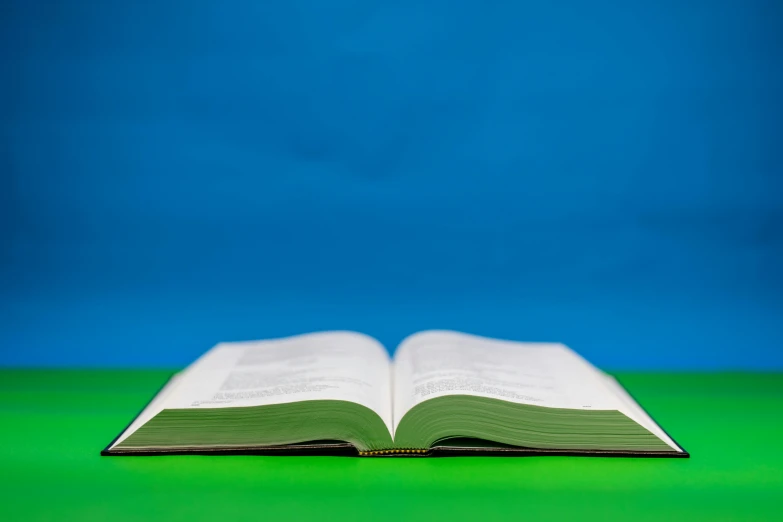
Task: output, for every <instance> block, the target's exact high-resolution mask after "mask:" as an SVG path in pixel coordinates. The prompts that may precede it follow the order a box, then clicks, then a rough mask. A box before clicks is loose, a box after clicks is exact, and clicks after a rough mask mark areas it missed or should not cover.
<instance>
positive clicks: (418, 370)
mask: <svg viewBox="0 0 783 522" xmlns="http://www.w3.org/2000/svg"><path fill="white" fill-rule="evenodd" d="M342 451H345V452H352V453H353V454H356V453H357V452H358V454H359V455H427V454H476V453H486V454H501V455H502V454H506V455H509V454H599V455H600V454H604V455H612V454H618V455H639V456H672V457H687V456H688V453H687V452H685V450H683V449H682V448H681V447H680V446H679V445H677V443H675V442H674V440H672V439H671V438H670V437H669V436H668V435H667V434H666V433H665V432H664V431H663V429H661V427H660V426H658V424H656V423H655V422H654V421H653V420H652V419H651V418H650V416H649V415H647V413H645V411H644V410H643V409H642V408H641V407H640V406H639V405H638V404H637V403H636V401H634V400H633V399H632V398H631V397H630V395H628V393H627V392H626V391H625V390H624V389H623V387H622V386H620V385H619V384H618V383H617V381H615V380H614V379H613V378H612V377H610V376H608V375H606V374H605V373H603V372H601V371H600V370H598V369H597V368H595V367H594V366H592V365H591V364H590V363H588V362H587V361H585V360H584V359H583V358H581V357H580V356H579V355H577V354H576V353H575V352H573V351H572V350H571V349H569V348H568V347H566V346H564V345H562V344H555V343H519V342H511V341H500V340H493V339H487V338H483V337H476V336H473V335H467V334H462V333H457V332H450V331H426V332H420V333H417V334H414V335H412V336H410V337H408V338H407V339H406V340H404V341H403V342H402V343H401V344H400V345H399V346H398V348H397V350H396V353H395V355H394V357H393V358H392V359H390V358H389V355H388V352H387V351H386V350H385V349H384V347H383V346H381V344H380V343H379V342H378V341H376V340H375V339H373V338H371V337H368V336H366V335H363V334H359V333H354V332H323V333H314V334H307V335H300V336H296V337H289V338H285V339H276V340H266V341H250V342H236V343H221V344H218V345H217V346H215V347H214V348H212V349H211V350H210V351H208V352H207V353H206V354H204V355H203V356H202V357H201V358H199V359H198V360H197V361H196V362H194V363H193V364H191V365H190V366H189V367H188V368H186V369H185V370H183V371H182V372H180V373H178V374H176V375H175V376H174V377H172V379H171V380H170V381H169V382H168V383H167V384H166V386H165V387H164V388H163V389H162V390H161V391H160V392H159V393H158V394H157V396H156V397H155V398H154V399H153V400H152V402H150V404H149V405H148V406H147V407H146V408H145V409H144V410H143V411H142V412H141V413H140V414H139V416H138V417H137V418H136V419H135V420H134V421H133V422H132V423H131V424H130V426H128V428H127V429H125V431H123V432H122V433H121V434H120V435H119V436H118V437H117V438H116V439H115V440H114V441H113V442H112V443H111V444H110V445H109V446H108V447H107V448H106V449H105V450H104V451H103V452H102V454H104V455H134V454H146V455H149V454H159V453H286V452H291V453H307V452H318V453H330V452H342Z"/></svg>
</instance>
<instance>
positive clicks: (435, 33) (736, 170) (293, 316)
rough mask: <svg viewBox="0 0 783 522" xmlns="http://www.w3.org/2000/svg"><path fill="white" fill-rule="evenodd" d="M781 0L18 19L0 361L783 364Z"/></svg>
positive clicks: (158, 9)
mask: <svg viewBox="0 0 783 522" xmlns="http://www.w3.org/2000/svg"><path fill="white" fill-rule="evenodd" d="M781 26H783V2H777V1H774V0H771V1H761V0H735V1H720V0H698V1H697V0H671V1H662V0H644V1H636V2H621V1H615V2H608V1H591V2H586V1H570V2H568V1H553V2H543V1H542V2H527V1H518V2H466V1H453V0H452V1H429V0H427V1H425V0H417V1H415V2H407V1H399V0H395V1H381V0H372V1H368V0H356V1H349V0H330V1H328V2H325V1H312V2H301V1H285V2H264V1H252V0H249V1H230V2H227V1H206V0H181V1H137V2H121V1H110V0H106V1H103V0H95V1H92V2H87V1H83V0H82V1H80V0H71V1H49V2H45V1H37V2H32V1H22V0H18V1H15V0H5V1H3V2H2V3H0V46H1V48H2V56H1V61H0V67H2V69H0V78H2V80H0V170H1V171H2V178H0V180H1V184H0V188H1V189H2V190H1V191H0V223H1V225H0V240H1V243H0V248H1V249H2V250H1V251H0V365H46V366H63V365H68V366H178V365H184V364H186V363H188V362H189V361H190V360H191V359H193V358H194V357H196V356H197V355H198V354H200V353H201V352H202V351H204V350H205V349H207V348H208V347H209V346H211V345H212V344H213V343H215V342H217V341H219V340H238V339H252V338H264V337H272V336H283V335H289V334H294V333H300V332H306V331H312V330H320V329H335V328H340V329H342V328H344V329H356V330H360V331H363V332H366V333H368V334H371V335H374V336H376V337H377V338H378V339H379V340H381V341H382V342H383V343H385V344H386V345H387V346H388V347H389V348H390V349H393V347H394V346H395V344H396V343H397V342H399V341H400V340H401V339H402V338H403V337H404V336H405V335H407V334H409V333H411V332H414V331H416V330H419V329H425V328H453V329H459V330H464V331H468V332H472V333H476V334H483V335H489V336H497V337H505V338H512V339H522V340H560V341H564V342H566V343H568V344H570V345H571V346H573V347H574V348H576V349H577V350H579V351H580V352H582V353H583V354H585V355H586V356H587V357H588V358H590V359H591V360H593V361H594V362H596V363H597V364H599V365H602V366H604V367H608V368H640V369H685V368H705V369H715V368H778V369H779V368H783V154H782V153H781V145H783V100H782V99H781V92H783V74H782V73H781V71H782V70H783V67H781V64H783V32H781V30H780V28H781Z"/></svg>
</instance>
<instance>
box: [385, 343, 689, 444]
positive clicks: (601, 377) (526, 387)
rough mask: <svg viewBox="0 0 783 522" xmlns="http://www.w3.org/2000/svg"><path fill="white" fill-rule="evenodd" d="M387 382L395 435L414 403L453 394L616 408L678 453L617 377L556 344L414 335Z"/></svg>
mask: <svg viewBox="0 0 783 522" xmlns="http://www.w3.org/2000/svg"><path fill="white" fill-rule="evenodd" d="M393 381H394V385H393V386H394V412H393V424H394V430H395V439H397V430H398V428H399V427H400V423H401V421H402V420H403V418H405V415H406V414H407V413H408V412H410V411H411V410H412V409H413V408H415V407H416V406H418V405H420V404H422V403H423V402H425V401H429V400H432V399H436V398H439V397H445V396H451V395H460V396H472V397H485V398H489V399H496V400H501V401H505V402H509V403H516V404H525V405H530V406H538V407H546V408H557V409H567V410H581V411H590V410H592V411H597V410H604V411H618V412H621V413H622V414H624V415H625V416H627V417H628V418H630V419H632V420H633V421H635V422H636V423H638V424H639V426H642V427H643V428H645V429H646V430H648V431H649V432H650V433H652V434H654V435H655V436H656V437H658V438H659V439H660V440H661V441H663V442H664V443H665V444H666V445H668V446H669V447H670V448H671V451H674V452H681V451H682V450H681V448H679V446H678V445H677V444H676V443H675V442H674V441H673V440H672V439H671V438H670V437H669V436H668V435H666V433H665V432H664V431H663V430H662V429H661V428H660V427H659V426H658V425H657V424H656V423H655V422H654V421H653V420H652V419H651V418H650V417H649V416H648V415H647V414H646V413H645V412H644V410H643V409H642V408H640V407H639V406H638V404H636V402H635V401H634V400H633V399H631V398H630V396H628V395H627V393H626V392H625V390H623V389H622V387H621V386H619V384H617V383H616V381H614V380H613V379H612V378H611V377H609V376H608V375H606V374H605V373H603V372H601V371H600V370H598V369H597V368H595V367H594V366H593V365H591V364H590V363H589V362H587V361H586V360H585V359H583V358H582V357H580V356H579V355H578V354H576V353H575V352H574V351H573V350H571V349H570V348H568V347H567V346H565V345H562V344H559V343H519V342H512V341H502V340H497V339H488V338H484V337H478V336H474V335H468V334H463V333H459V332H452V331H426V332H420V333H417V334H414V335H412V336H410V337H408V338H407V339H406V340H405V341H403V342H402V343H401V344H400V345H399V347H398V349H397V351H396V353H395V356H394V379H393ZM459 435H460V434H459V433H455V434H454V436H455V437H458V436H459ZM550 449H552V448H550Z"/></svg>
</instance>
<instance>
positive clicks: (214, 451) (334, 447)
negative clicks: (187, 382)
mask: <svg viewBox="0 0 783 522" xmlns="http://www.w3.org/2000/svg"><path fill="white" fill-rule="evenodd" d="M174 375H176V373H175V374H172V375H171V376H170V377H169V378H168V379H166V381H165V382H164V383H163V384H162V385H161V386H160V388H158V390H157V391H156V392H155V393H154V394H153V395H152V397H151V398H150V400H149V401H147V403H146V404H145V405H144V407H142V408H141V410H139V412H138V413H137V414H136V415H135V416H134V417H133V419H131V421H130V422H129V423H128V425H127V426H125V428H123V429H122V430H121V431H120V432H119V433H118V434H117V436H116V437H114V438H113V439H112V441H111V442H109V444H108V445H107V446H106V447H105V448H103V449H102V450H101V453H100V454H101V456H103V457H145V456H160V455H281V454H282V455H334V456H359V451H358V450H357V449H356V447H355V446H354V445H353V444H350V443H348V442H345V443H318V442H313V443H306V444H287V445H281V446H265V447H258V446H242V447H222V448H220V447H216V448H192V449H186V448H177V449H171V450H167V449H161V450H141V451H137V450H130V451H129V450H112V449H111V447H112V446H113V445H114V443H115V442H117V440H118V439H119V438H120V437H121V436H122V434H123V433H125V431H127V429H128V428H130V427H131V425H132V424H133V423H134V422H135V421H136V419H137V418H138V417H139V416H140V415H141V414H142V413H143V412H144V410H145V409H147V406H149V404H150V403H151V402H152V401H153V400H155V397H157V396H158V394H159V393H160V392H161V391H162V390H163V388H165V387H166V385H167V384H168V383H169V381H170V380H171V379H172V378H173V377H174ZM612 377H613V378H614V379H615V380H616V381H617V384H618V385H619V386H621V387H622V388H623V390H625V392H626V393H627V394H628V395H629V396H630V397H631V398H632V399H633V400H634V402H636V404H638V405H639V407H640V408H641V409H642V410H643V411H644V413H645V414H646V415H647V416H648V417H650V419H652V421H653V422H654V423H655V424H656V425H658V427H659V428H661V430H662V431H663V432H664V433H665V434H666V435H667V436H668V437H669V438H670V439H671V440H672V442H674V444H675V445H676V446H677V447H678V448H680V452H677V451H630V450H561V449H557V450H555V449H540V448H523V447H514V446H508V447H494V448H490V447H480V446H476V447H459V448H457V447H448V446H437V445H436V446H432V447H431V448H429V449H427V450H426V451H425V452H424V453H382V452H379V453H378V454H374V455H368V456H372V457H446V456H454V457H467V456H492V457H499V456H514V457H543V456H562V457H640V458H685V459H687V458H690V456H691V454H690V453H689V452H688V451H687V450H686V449H685V448H683V447H682V445H681V444H680V443H679V442H677V441H676V440H675V438H674V437H672V436H671V435H670V434H669V432H667V431H666V429H665V428H664V427H663V426H662V425H661V424H660V423H659V422H658V421H657V420H655V418H654V417H653V416H652V415H650V413H649V412H648V411H647V409H646V408H645V407H644V406H642V403H640V402H639V401H638V400H637V399H636V397H634V396H633V394H631V392H629V391H628V388H626V387H625V385H624V384H623V383H622V382H621V381H620V380H619V379H617V377H614V376H612Z"/></svg>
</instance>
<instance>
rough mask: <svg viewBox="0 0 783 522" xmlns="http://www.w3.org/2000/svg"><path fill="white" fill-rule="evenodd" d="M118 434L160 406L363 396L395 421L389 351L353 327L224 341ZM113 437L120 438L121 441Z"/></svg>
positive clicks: (389, 423)
mask: <svg viewBox="0 0 783 522" xmlns="http://www.w3.org/2000/svg"><path fill="white" fill-rule="evenodd" d="M164 392H165V393H161V394H160V395H159V396H158V397H157V398H156V400H155V401H153V403H151V404H150V406H149V407H148V408H147V409H146V410H145V411H144V413H143V414H142V416H141V417H140V418H139V420H138V421H137V422H134V424H133V426H132V429H129V430H126V432H125V433H124V434H123V436H122V437H121V438H120V439H119V440H118V441H117V443H119V442H121V441H122V440H124V439H125V438H127V436H128V435H130V434H131V433H132V432H133V431H135V430H136V429H137V428H138V427H140V426H141V425H143V424H144V422H146V421H148V420H149V419H151V418H152V417H154V416H155V415H157V414H158V413H159V412H160V411H162V410H163V409H173V408H221V407H227V406H261V405H267V404H282V403H289V402H299V401H308V400H342V401H350V402H354V403H357V404H361V405H363V406H366V407H367V408H370V409H371V410H373V411H375V412H376V413H377V414H378V415H379V416H380V417H381V419H383V421H384V423H385V424H386V426H387V428H388V429H389V432H390V433H391V429H392V411H391V375H390V364H389V356H388V353H387V352H386V350H385V349H384V348H383V346H381V345H380V344H379V343H378V342H377V341H376V340H374V339H372V338H371V337H368V336H366V335H363V334H359V333H354V332H324V333H315V334H307V335H300V336H296V337H289V338H285V339H277V340H267V341H248V342H238V343H221V344H218V345H217V346H215V347H214V348H213V349H211V350H210V351H209V352H207V353H206V354H204V355H203V356H202V357H201V358H199V359H198V360H197V361H196V362H194V363H193V364H192V365H191V366H189V367H188V368H187V369H186V370H185V371H183V372H182V373H181V374H179V376H178V379H177V381H176V383H171V384H170V386H169V387H167V389H166V390H164ZM117 443H115V445H116V444H117Z"/></svg>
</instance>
